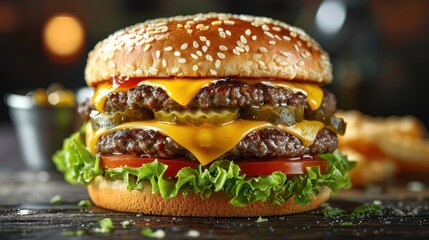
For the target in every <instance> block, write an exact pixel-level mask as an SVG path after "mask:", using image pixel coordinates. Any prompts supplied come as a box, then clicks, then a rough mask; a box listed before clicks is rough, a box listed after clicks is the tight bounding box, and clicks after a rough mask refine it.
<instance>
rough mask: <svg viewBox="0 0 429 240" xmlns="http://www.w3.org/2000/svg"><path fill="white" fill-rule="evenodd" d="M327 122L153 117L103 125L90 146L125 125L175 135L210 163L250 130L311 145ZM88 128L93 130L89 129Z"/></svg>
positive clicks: (169, 135)
mask: <svg viewBox="0 0 429 240" xmlns="http://www.w3.org/2000/svg"><path fill="white" fill-rule="evenodd" d="M323 126H324V125H323V123H321V122H317V121H307V120H304V121H302V122H300V123H298V124H295V125H293V126H284V125H273V124H271V123H268V122H265V121H248V120H237V121H234V122H231V123H228V124H224V125H217V126H214V125H203V126H193V125H191V126H180V125H173V124H169V123H163V122H157V121H154V120H150V121H139V122H129V123H124V124H121V125H119V126H117V127H115V128H112V129H100V130H98V131H95V132H92V133H90V134H91V136H93V137H92V138H87V139H86V140H87V146H89V147H90V149H91V151H92V152H93V153H95V152H96V149H95V146H96V144H97V141H98V139H99V138H100V137H101V136H102V135H105V134H108V133H111V132H115V131H118V130H121V129H129V128H141V129H152V130H156V131H159V132H160V133H162V134H164V135H165V136H168V137H170V138H172V139H173V140H174V141H176V142H177V143H178V144H179V145H181V146H182V147H184V148H185V149H187V150H188V151H190V152H191V153H192V154H193V155H194V156H195V157H196V158H197V160H198V161H199V162H200V163H201V164H202V165H207V164H208V163H210V162H212V161H213V160H215V159H217V158H219V157H221V156H222V155H223V154H224V153H226V152H228V151H229V150H231V149H232V148H233V147H235V146H236V145H237V144H238V143H239V142H240V141H241V140H243V139H244V138H245V137H246V135H247V134H249V133H250V132H252V131H255V130H261V129H265V128H277V129H280V130H282V131H284V132H287V133H290V134H292V135H294V136H296V137H298V138H299V139H300V140H301V141H302V143H303V144H304V145H306V146H309V145H311V144H312V143H313V141H314V139H315V138H316V136H317V134H318V133H319V131H320V130H321V129H322V128H323ZM87 131H92V130H91V129H87Z"/></svg>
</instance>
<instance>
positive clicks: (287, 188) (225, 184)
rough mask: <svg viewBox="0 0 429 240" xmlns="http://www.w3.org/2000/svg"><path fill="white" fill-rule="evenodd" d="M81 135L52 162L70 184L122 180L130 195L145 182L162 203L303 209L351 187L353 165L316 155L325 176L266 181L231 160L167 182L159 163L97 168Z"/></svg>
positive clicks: (310, 172)
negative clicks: (214, 198)
mask: <svg viewBox="0 0 429 240" xmlns="http://www.w3.org/2000/svg"><path fill="white" fill-rule="evenodd" d="M81 135H82V133H80V132H78V133H75V134H73V135H72V136H70V138H68V139H66V140H65V141H64V146H63V149H62V150H60V151H58V152H57V153H56V154H55V155H54V157H53V158H54V162H55V164H56V166H57V168H58V170H59V171H61V172H63V173H64V175H65V179H66V180H67V181H69V182H71V183H76V182H79V183H82V184H85V185H87V184H89V183H90V182H91V180H92V179H93V178H94V177H96V176H98V175H103V176H104V177H105V178H106V179H108V180H112V181H113V180H123V181H124V182H125V183H126V185H127V188H128V190H130V191H131V190H139V191H141V190H142V189H143V187H144V182H145V181H149V182H150V183H151V187H152V192H153V193H158V192H159V193H160V194H161V196H162V197H164V198H172V197H175V196H177V195H178V194H183V195H187V194H188V193H190V192H194V193H197V194H199V195H200V196H201V197H202V198H208V197H210V195H211V194H212V193H213V192H224V193H225V194H226V195H227V196H228V197H230V198H231V200H230V203H231V204H232V205H234V206H238V207H240V206H246V205H248V204H250V203H253V202H256V201H268V202H269V203H270V204H274V205H281V204H283V203H284V202H285V201H286V200H288V199H289V198H290V197H294V201H295V203H296V204H299V205H306V204H308V203H309V202H310V201H311V199H312V196H314V195H317V194H319V191H320V189H321V187H322V186H327V187H329V188H330V189H332V192H333V193H336V192H338V191H339V190H340V189H343V188H350V186H351V183H350V178H349V173H348V172H349V170H350V169H351V168H352V167H353V166H354V164H353V163H352V162H349V161H348V160H347V157H346V156H344V155H342V154H340V153H339V152H334V153H326V154H320V155H319V157H320V158H323V159H326V160H327V161H328V170H327V171H326V172H325V173H321V172H320V168H319V167H317V166H316V167H307V168H306V170H307V174H302V175H297V176H289V177H288V176H286V175H285V174H283V173H281V172H274V173H272V174H271V175H268V176H259V177H246V175H245V174H241V173H240V167H239V166H238V165H236V164H235V163H234V162H233V161H229V160H217V161H215V162H213V163H212V164H211V165H210V166H209V167H202V166H201V165H199V166H198V167H197V168H195V169H193V168H189V167H185V168H183V169H181V170H180V171H179V172H178V173H177V176H176V177H175V178H165V177H163V174H164V172H165V171H166V170H167V168H168V166H167V165H165V164H162V163H160V162H159V161H157V160H155V161H153V162H152V163H149V164H144V165H142V166H141V167H139V168H132V167H119V168H114V169H106V170H103V169H100V167H99V161H100V158H99V156H98V155H94V154H92V153H91V152H89V151H88V150H87V149H86V147H85V145H84V143H83V140H82V136H81Z"/></svg>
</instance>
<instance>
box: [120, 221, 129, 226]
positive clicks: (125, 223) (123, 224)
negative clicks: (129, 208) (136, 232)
mask: <svg viewBox="0 0 429 240" xmlns="http://www.w3.org/2000/svg"><path fill="white" fill-rule="evenodd" d="M121 224H122V227H127V226H130V225H131V222H130V221H128V220H125V221H123V222H121Z"/></svg>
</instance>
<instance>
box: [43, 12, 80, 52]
mask: <svg viewBox="0 0 429 240" xmlns="http://www.w3.org/2000/svg"><path fill="white" fill-rule="evenodd" d="M43 41H44V43H45V45H46V47H47V48H48V50H49V51H50V52H51V53H52V54H54V55H56V56H59V57H69V56H72V55H76V54H77V53H78V52H79V50H80V49H81V47H82V45H83V41H84V29H83V26H82V24H81V23H80V21H79V20H78V19H77V18H76V17H74V16H72V15H66V14H61V15H56V16H53V17H52V18H51V19H49V20H48V22H47V23H46V25H45V28H44V30H43Z"/></svg>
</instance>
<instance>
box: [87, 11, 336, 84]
mask: <svg viewBox="0 0 429 240" xmlns="http://www.w3.org/2000/svg"><path fill="white" fill-rule="evenodd" d="M112 76H122V77H162V78H164V77H166V78H167V77H173V78H174V77H195V78H199V77H243V78H268V79H270V80H299V81H309V82H315V83H319V84H325V83H330V82H331V81H332V65H331V63H330V60H329V56H328V55H327V54H326V53H325V52H324V51H323V50H322V49H321V48H320V46H319V45H318V44H317V43H316V42H315V41H314V40H313V39H312V38H311V37H309V36H308V35H307V34H306V33H305V32H304V31H303V30H301V29H299V28H296V27H292V26H290V25H288V24H286V23H283V22H280V21H276V20H273V19H270V18H265V17H254V16H249V15H232V14H220V13H208V14H196V15H191V16H177V17H171V18H159V19H155V20H148V21H146V22H144V23H139V24H136V25H134V26H131V27H127V28H125V29H122V30H119V31H117V32H116V33H114V34H112V35H110V36H109V37H108V38H107V39H105V40H103V41H101V42H99V43H98V44H97V46H95V49H94V50H93V51H91V52H90V53H89V57H88V62H87V66H86V69H85V78H86V82H87V84H88V85H89V86H93V87H94V86H97V85H98V83H100V82H103V81H109V80H111V78H112Z"/></svg>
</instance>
